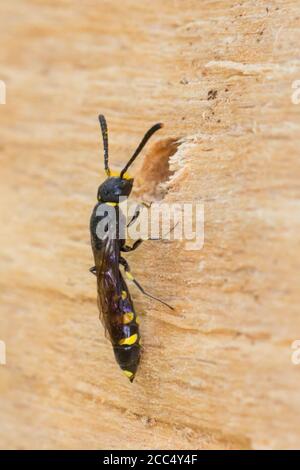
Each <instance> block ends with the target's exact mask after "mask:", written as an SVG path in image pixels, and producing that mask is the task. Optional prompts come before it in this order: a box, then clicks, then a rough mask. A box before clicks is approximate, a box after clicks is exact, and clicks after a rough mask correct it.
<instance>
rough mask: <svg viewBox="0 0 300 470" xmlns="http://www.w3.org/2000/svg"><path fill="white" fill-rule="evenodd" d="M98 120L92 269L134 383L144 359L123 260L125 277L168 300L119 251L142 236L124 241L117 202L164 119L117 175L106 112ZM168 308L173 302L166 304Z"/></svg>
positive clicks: (107, 322) (119, 357) (103, 314)
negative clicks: (99, 166)
mask: <svg viewBox="0 0 300 470" xmlns="http://www.w3.org/2000/svg"><path fill="white" fill-rule="evenodd" d="M99 122H100V126H101V131H102V138H103V147H104V167H105V171H106V174H107V179H106V180H105V181H104V182H103V183H102V184H101V185H100V186H99V188H98V195H97V199H98V203H97V204H96V206H95V208H94V210H93V212H92V216H91V220H90V232H91V244H92V249H93V254H94V260H95V266H94V267H92V268H91V269H90V271H91V272H92V273H93V274H95V276H96V277H97V292H98V307H99V311H100V318H101V320H102V323H103V324H104V327H105V330H106V333H107V334H108V337H109V339H110V341H111V343H112V346H113V350H114V354H115V358H116V361H117V362H118V364H119V366H120V367H121V369H122V370H123V372H124V374H125V375H126V376H127V377H128V378H129V380H130V381H131V382H132V381H133V379H134V377H135V374H136V371H137V368H138V364H139V360H140V353H141V343H140V333H139V327H138V316H137V315H136V312H135V309H134V306H133V302H132V299H131V295H130V293H129V290H128V287H127V285H126V282H125V280H124V278H123V276H122V273H121V271H120V265H121V266H123V267H124V271H125V274H126V277H127V278H128V279H129V280H131V281H133V282H134V283H135V285H136V286H137V287H138V288H139V289H140V290H141V292H143V294H145V295H147V296H149V297H151V298H153V299H156V300H159V301H160V302H162V303H163V304H165V305H168V304H166V303H165V302H163V301H161V300H160V299H157V298H156V297H153V296H152V295H150V294H148V293H147V292H145V290H144V289H143V288H142V286H141V285H140V284H139V283H138V282H137V281H136V280H135V279H134V277H133V276H132V274H131V272H130V268H129V265H128V263H127V261H126V260H125V258H124V257H123V256H122V255H121V253H122V252H129V251H133V250H135V249H136V248H137V247H138V246H139V245H140V244H141V242H142V240H141V239H139V240H136V241H135V242H134V243H133V245H132V246H129V245H127V244H126V240H125V235H124V233H125V230H124V227H125V228H126V221H124V219H125V216H124V214H123V213H122V211H121V209H120V207H119V202H120V198H121V197H122V198H124V197H128V196H129V195H130V193H131V190H132V186H133V181H134V180H133V178H131V177H129V175H128V174H127V170H128V168H129V167H130V165H131V164H132V163H133V162H134V160H135V159H136V157H137V156H138V155H139V153H140V152H141V150H142V149H143V147H144V146H145V144H146V143H147V141H148V140H149V139H150V137H151V136H152V135H153V134H154V133H155V132H156V131H158V130H159V129H160V128H161V127H162V124H155V125H154V126H153V127H151V128H150V129H149V130H148V132H146V134H145V135H144V137H143V139H142V140H141V142H140V144H139V146H138V147H137V149H136V151H135V152H134V154H133V155H132V157H131V158H130V160H129V161H128V163H127V164H126V165H125V167H124V168H123V170H122V171H121V172H120V173H119V174H115V173H113V172H112V171H111V170H110V168H109V164H108V136H107V124H106V120H105V118H104V116H102V115H100V116H99ZM138 215H139V209H137V210H136V212H135V214H134V216H133V217H132V219H131V221H130V222H129V224H128V225H127V226H129V225H130V224H132V223H133V222H134V221H135V220H136V219H137V217H138ZM99 227H100V229H99ZM168 307H170V306H169V305H168ZM170 308H172V307H170Z"/></svg>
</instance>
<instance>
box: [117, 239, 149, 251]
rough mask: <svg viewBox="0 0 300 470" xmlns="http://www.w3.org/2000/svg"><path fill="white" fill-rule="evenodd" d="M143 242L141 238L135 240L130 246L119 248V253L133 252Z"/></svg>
mask: <svg viewBox="0 0 300 470" xmlns="http://www.w3.org/2000/svg"><path fill="white" fill-rule="evenodd" d="M143 241H144V240H142V239H141V238H139V239H138V240H136V241H135V242H134V243H133V245H132V246H129V245H124V246H122V247H121V251H125V252H126V251H133V250H136V249H137V248H138V247H139V246H140V244H141V243H142V242H143Z"/></svg>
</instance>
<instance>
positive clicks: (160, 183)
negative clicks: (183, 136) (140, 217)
mask: <svg viewBox="0 0 300 470" xmlns="http://www.w3.org/2000/svg"><path fill="white" fill-rule="evenodd" d="M178 146H179V143H178V138H176V139H175V138H168V139H164V140H159V141H158V142H156V143H155V144H154V145H152V147H150V149H149V151H148V152H147V153H146V155H145V157H144V160H143V163H142V165H141V167H140V169H139V170H137V176H136V177H135V187H134V195H135V196H138V197H139V198H142V199H144V200H152V201H153V200H161V199H163V198H164V197H165V195H166V193H167V187H166V184H165V183H166V182H167V181H168V180H169V178H170V177H171V176H172V174H173V173H174V172H173V171H171V170H170V164H169V159H170V157H171V156H172V155H174V154H175V153H176V151H177V148H178Z"/></svg>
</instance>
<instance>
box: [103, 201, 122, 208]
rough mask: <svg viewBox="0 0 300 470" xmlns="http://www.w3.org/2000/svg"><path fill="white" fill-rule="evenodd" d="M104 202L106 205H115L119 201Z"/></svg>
mask: <svg viewBox="0 0 300 470" xmlns="http://www.w3.org/2000/svg"><path fill="white" fill-rule="evenodd" d="M105 204H107V205H108V206H112V207H115V206H117V205H118V204H119V203H118V202H105Z"/></svg>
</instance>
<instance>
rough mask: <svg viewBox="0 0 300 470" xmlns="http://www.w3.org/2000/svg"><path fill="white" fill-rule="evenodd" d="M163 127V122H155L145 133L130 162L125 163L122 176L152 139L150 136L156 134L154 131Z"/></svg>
mask: <svg viewBox="0 0 300 470" xmlns="http://www.w3.org/2000/svg"><path fill="white" fill-rule="evenodd" d="M162 127H163V124H162V123H160V122H159V123H157V124H154V126H152V127H151V128H150V129H149V130H148V131H147V132H146V134H145V135H144V137H143V138H142V140H141V142H140V144H139V146H138V147H137V149H136V151H135V152H134V154H133V155H132V157H131V158H130V160H129V162H128V163H127V164H126V165H125V167H124V168H123V170H122V171H121V173H120V177H121V178H122V177H123V175H124V173H126V171H127V170H128V168H129V167H130V165H131V164H132V163H133V162H134V160H135V159H136V157H137V156H138V155H139V153H140V152H141V151H142V150H143V148H144V147H145V145H146V143H147V142H148V140H149V139H150V137H151V136H152V135H153V134H154V132H156V131H158V130H159V129H161V128H162Z"/></svg>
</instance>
